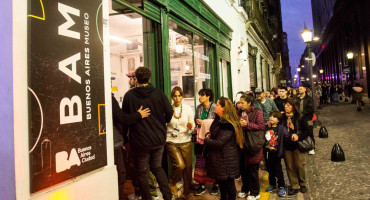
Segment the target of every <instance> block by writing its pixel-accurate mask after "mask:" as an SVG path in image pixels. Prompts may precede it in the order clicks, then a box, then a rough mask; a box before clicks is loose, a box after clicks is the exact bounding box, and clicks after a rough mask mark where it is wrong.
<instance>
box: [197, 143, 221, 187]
mask: <svg viewBox="0 0 370 200" xmlns="http://www.w3.org/2000/svg"><path fill="white" fill-rule="evenodd" d="M204 150H205V148H203V153H202V154H197V155H196V160H195V167H194V181H196V182H198V183H215V182H216V180H215V179H212V178H209V177H208V176H207V169H206V159H205V157H204Z"/></svg>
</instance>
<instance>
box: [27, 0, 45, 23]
mask: <svg viewBox="0 0 370 200" xmlns="http://www.w3.org/2000/svg"><path fill="white" fill-rule="evenodd" d="M40 4H41V10H42V17H39V16H35V15H27V16H28V17H33V18H36V19H41V20H45V9H44V4H42V0H40Z"/></svg>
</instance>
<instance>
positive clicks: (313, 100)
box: [307, 42, 318, 116]
mask: <svg viewBox="0 0 370 200" xmlns="http://www.w3.org/2000/svg"><path fill="white" fill-rule="evenodd" d="M307 51H308V55H309V56H308V57H309V59H308V64H309V66H310V76H311V77H310V82H311V88H312V89H311V90H312V102H313V109H314V111H315V112H314V113H315V114H316V116H318V113H317V107H316V91H315V86H314V85H313V72H312V68H313V66H312V59H313V58H311V44H310V42H307Z"/></svg>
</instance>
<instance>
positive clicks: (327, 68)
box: [311, 0, 370, 97]
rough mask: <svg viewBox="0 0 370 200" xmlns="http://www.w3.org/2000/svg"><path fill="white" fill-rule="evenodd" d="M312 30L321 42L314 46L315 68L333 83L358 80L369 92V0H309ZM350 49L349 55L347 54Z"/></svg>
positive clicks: (322, 76)
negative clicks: (349, 57)
mask: <svg viewBox="0 0 370 200" xmlns="http://www.w3.org/2000/svg"><path fill="white" fill-rule="evenodd" d="M311 3H312V13H313V24H314V28H315V30H314V32H315V33H316V34H318V36H320V42H319V43H318V44H317V45H315V46H314V47H313V51H314V52H315V54H316V60H317V61H316V68H317V69H316V72H317V71H318V70H319V69H323V71H324V73H323V74H319V79H320V80H321V81H326V82H329V83H332V84H347V83H350V84H354V83H360V84H361V86H362V87H363V88H364V89H365V92H367V93H368V96H369V97H370V92H369V90H368V88H369V87H370V80H369V79H368V78H367V74H369V73H370V71H369V63H370V60H369V53H370V52H369V45H370V12H369V9H370V1H368V0H356V1H352V0H336V1H334V0H312V2H311ZM348 53H353V58H352V59H348V57H347V54H348Z"/></svg>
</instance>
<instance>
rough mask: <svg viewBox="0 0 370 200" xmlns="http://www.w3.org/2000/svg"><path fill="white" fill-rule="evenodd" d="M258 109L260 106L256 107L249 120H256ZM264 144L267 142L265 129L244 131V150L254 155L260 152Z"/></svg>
mask: <svg viewBox="0 0 370 200" xmlns="http://www.w3.org/2000/svg"><path fill="white" fill-rule="evenodd" d="M258 110H259V109H258V108H255V109H254V111H253V113H252V115H251V117H250V118H249V122H251V121H253V120H254V118H255V116H256V114H257V111H258ZM264 144H265V135H264V131H246V132H244V150H245V151H246V152H248V153H249V154H252V155H253V154H256V153H258V152H259V151H260V150H261V148H262V147H263V145H264Z"/></svg>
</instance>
